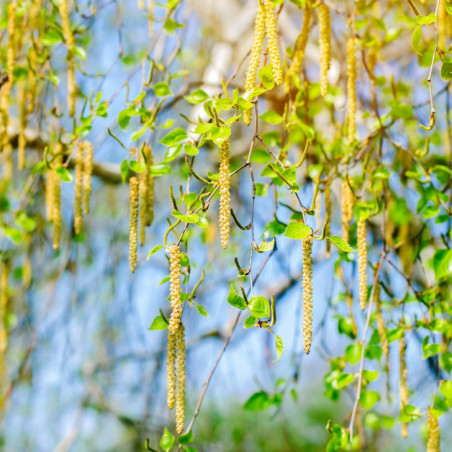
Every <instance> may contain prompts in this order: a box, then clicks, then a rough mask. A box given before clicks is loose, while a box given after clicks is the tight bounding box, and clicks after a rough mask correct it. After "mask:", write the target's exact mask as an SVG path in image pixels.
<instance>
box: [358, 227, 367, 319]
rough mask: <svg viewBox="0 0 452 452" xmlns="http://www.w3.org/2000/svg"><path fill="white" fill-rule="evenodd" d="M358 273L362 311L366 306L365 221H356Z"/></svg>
mask: <svg viewBox="0 0 452 452" xmlns="http://www.w3.org/2000/svg"><path fill="white" fill-rule="evenodd" d="M358 272H359V305H360V307H361V310H362V311H363V310H364V309H366V306H367V240H366V222H365V221H358Z"/></svg>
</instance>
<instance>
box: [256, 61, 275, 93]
mask: <svg viewBox="0 0 452 452" xmlns="http://www.w3.org/2000/svg"><path fill="white" fill-rule="evenodd" d="M259 79H260V81H261V82H262V85H263V86H264V88H266V89H268V90H271V89H273V87H274V86H275V79H274V78H273V70H272V66H271V64H267V66H264V67H262V68H261V69H260V70H259Z"/></svg>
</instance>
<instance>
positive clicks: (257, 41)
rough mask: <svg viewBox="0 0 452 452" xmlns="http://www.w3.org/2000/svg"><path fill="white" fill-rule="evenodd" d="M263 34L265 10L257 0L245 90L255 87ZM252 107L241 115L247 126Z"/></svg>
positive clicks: (251, 115)
mask: <svg viewBox="0 0 452 452" xmlns="http://www.w3.org/2000/svg"><path fill="white" fill-rule="evenodd" d="M264 36H265V11H264V8H263V6H262V5H261V2H260V0H259V5H258V7H257V14H256V22H255V24H254V42H253V48H252V49H251V56H250V64H249V66H248V71H247V72H246V82H245V91H252V90H253V88H255V87H256V76H257V71H258V69H259V63H260V61H261V54H262V46H263V43H264ZM252 117H253V109H252V108H250V109H249V110H246V111H245V113H244V115H243V121H244V122H245V124H246V125H247V126H248V125H250V124H251V119H252Z"/></svg>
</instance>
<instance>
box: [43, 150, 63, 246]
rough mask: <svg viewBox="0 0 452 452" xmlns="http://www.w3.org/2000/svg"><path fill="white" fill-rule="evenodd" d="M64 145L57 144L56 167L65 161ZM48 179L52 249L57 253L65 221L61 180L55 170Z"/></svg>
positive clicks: (49, 174) (50, 172)
mask: <svg viewBox="0 0 452 452" xmlns="http://www.w3.org/2000/svg"><path fill="white" fill-rule="evenodd" d="M62 152H63V149H62V144H61V143H57V145H56V146H55V153H56V156H55V159H54V164H55V165H56V166H58V165H60V164H61V162H62V161H63V156H62ZM47 177H48V178H49V184H50V186H49V190H51V193H50V194H49V200H48V202H50V209H49V210H48V215H49V220H50V221H52V223H53V238H52V247H53V249H54V250H55V251H57V250H59V249H60V240H61V229H62V223H63V220H62V218H61V179H60V177H59V176H58V174H57V173H56V171H55V170H51V171H49V173H48V175H47ZM46 202H47V194H46Z"/></svg>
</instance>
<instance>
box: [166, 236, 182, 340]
mask: <svg viewBox="0 0 452 452" xmlns="http://www.w3.org/2000/svg"><path fill="white" fill-rule="evenodd" d="M169 251H170V295H171V298H170V303H171V309H172V311H171V318H170V322H169V327H168V330H169V332H170V333H171V334H176V332H177V330H178V328H179V325H180V318H181V315H182V301H181V283H180V274H181V270H180V269H181V266H180V248H179V245H172V246H171V247H170V248H169Z"/></svg>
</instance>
